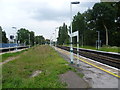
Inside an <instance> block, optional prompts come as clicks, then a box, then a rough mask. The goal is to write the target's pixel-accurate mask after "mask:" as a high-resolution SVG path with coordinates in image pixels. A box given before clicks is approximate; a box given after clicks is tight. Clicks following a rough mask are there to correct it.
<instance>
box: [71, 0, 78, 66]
mask: <svg viewBox="0 0 120 90" xmlns="http://www.w3.org/2000/svg"><path fill="white" fill-rule="evenodd" d="M79 3H80V2H71V3H70V19H71V24H70V27H71V28H70V29H71V35H70V44H71V45H70V52H71V55H70V57H71V64H72V63H73V46H72V4H79Z"/></svg>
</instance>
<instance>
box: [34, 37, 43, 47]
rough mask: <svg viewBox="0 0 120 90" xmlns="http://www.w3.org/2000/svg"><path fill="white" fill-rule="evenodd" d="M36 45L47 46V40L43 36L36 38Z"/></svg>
mask: <svg viewBox="0 0 120 90" xmlns="http://www.w3.org/2000/svg"><path fill="white" fill-rule="evenodd" d="M35 43H36V44H40V45H42V44H45V38H44V37H43V36H35Z"/></svg>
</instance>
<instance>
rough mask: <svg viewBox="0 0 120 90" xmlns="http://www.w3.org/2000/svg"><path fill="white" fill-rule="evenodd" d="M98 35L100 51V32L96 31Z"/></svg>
mask: <svg viewBox="0 0 120 90" xmlns="http://www.w3.org/2000/svg"><path fill="white" fill-rule="evenodd" d="M96 32H97V33H98V41H97V42H98V49H100V31H96Z"/></svg>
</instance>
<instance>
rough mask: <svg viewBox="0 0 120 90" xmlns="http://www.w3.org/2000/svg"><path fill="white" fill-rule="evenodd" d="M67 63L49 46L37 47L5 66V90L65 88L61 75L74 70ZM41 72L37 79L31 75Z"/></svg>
mask: <svg viewBox="0 0 120 90" xmlns="http://www.w3.org/2000/svg"><path fill="white" fill-rule="evenodd" d="M65 64H68V62H67V61H65V60H64V59H63V58H61V57H60V56H59V54H58V53H56V51H55V50H54V49H53V48H51V47H49V46H37V47H33V48H31V49H29V50H28V51H27V53H25V54H24V55H21V57H20V58H18V59H16V60H14V61H11V62H9V63H6V64H4V65H3V70H2V71H3V80H2V86H3V88H64V87H65V86H66V84H63V83H61V82H60V81H59V75H60V74H62V73H65V72H66V71H68V70H73V71H74V68H72V67H70V66H69V65H65ZM36 70H41V71H42V73H41V74H40V75H38V76H36V77H32V78H31V77H30V75H31V74H32V73H33V72H34V71H36Z"/></svg>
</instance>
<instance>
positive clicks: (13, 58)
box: [0, 56, 20, 65]
mask: <svg viewBox="0 0 120 90" xmlns="http://www.w3.org/2000/svg"><path fill="white" fill-rule="evenodd" d="M19 57H20V56H16V57H10V58H8V59H7V60H5V61H4V62H1V63H0V65H3V64H5V63H8V62H10V61H13V60H15V59H17V58H19Z"/></svg>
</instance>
